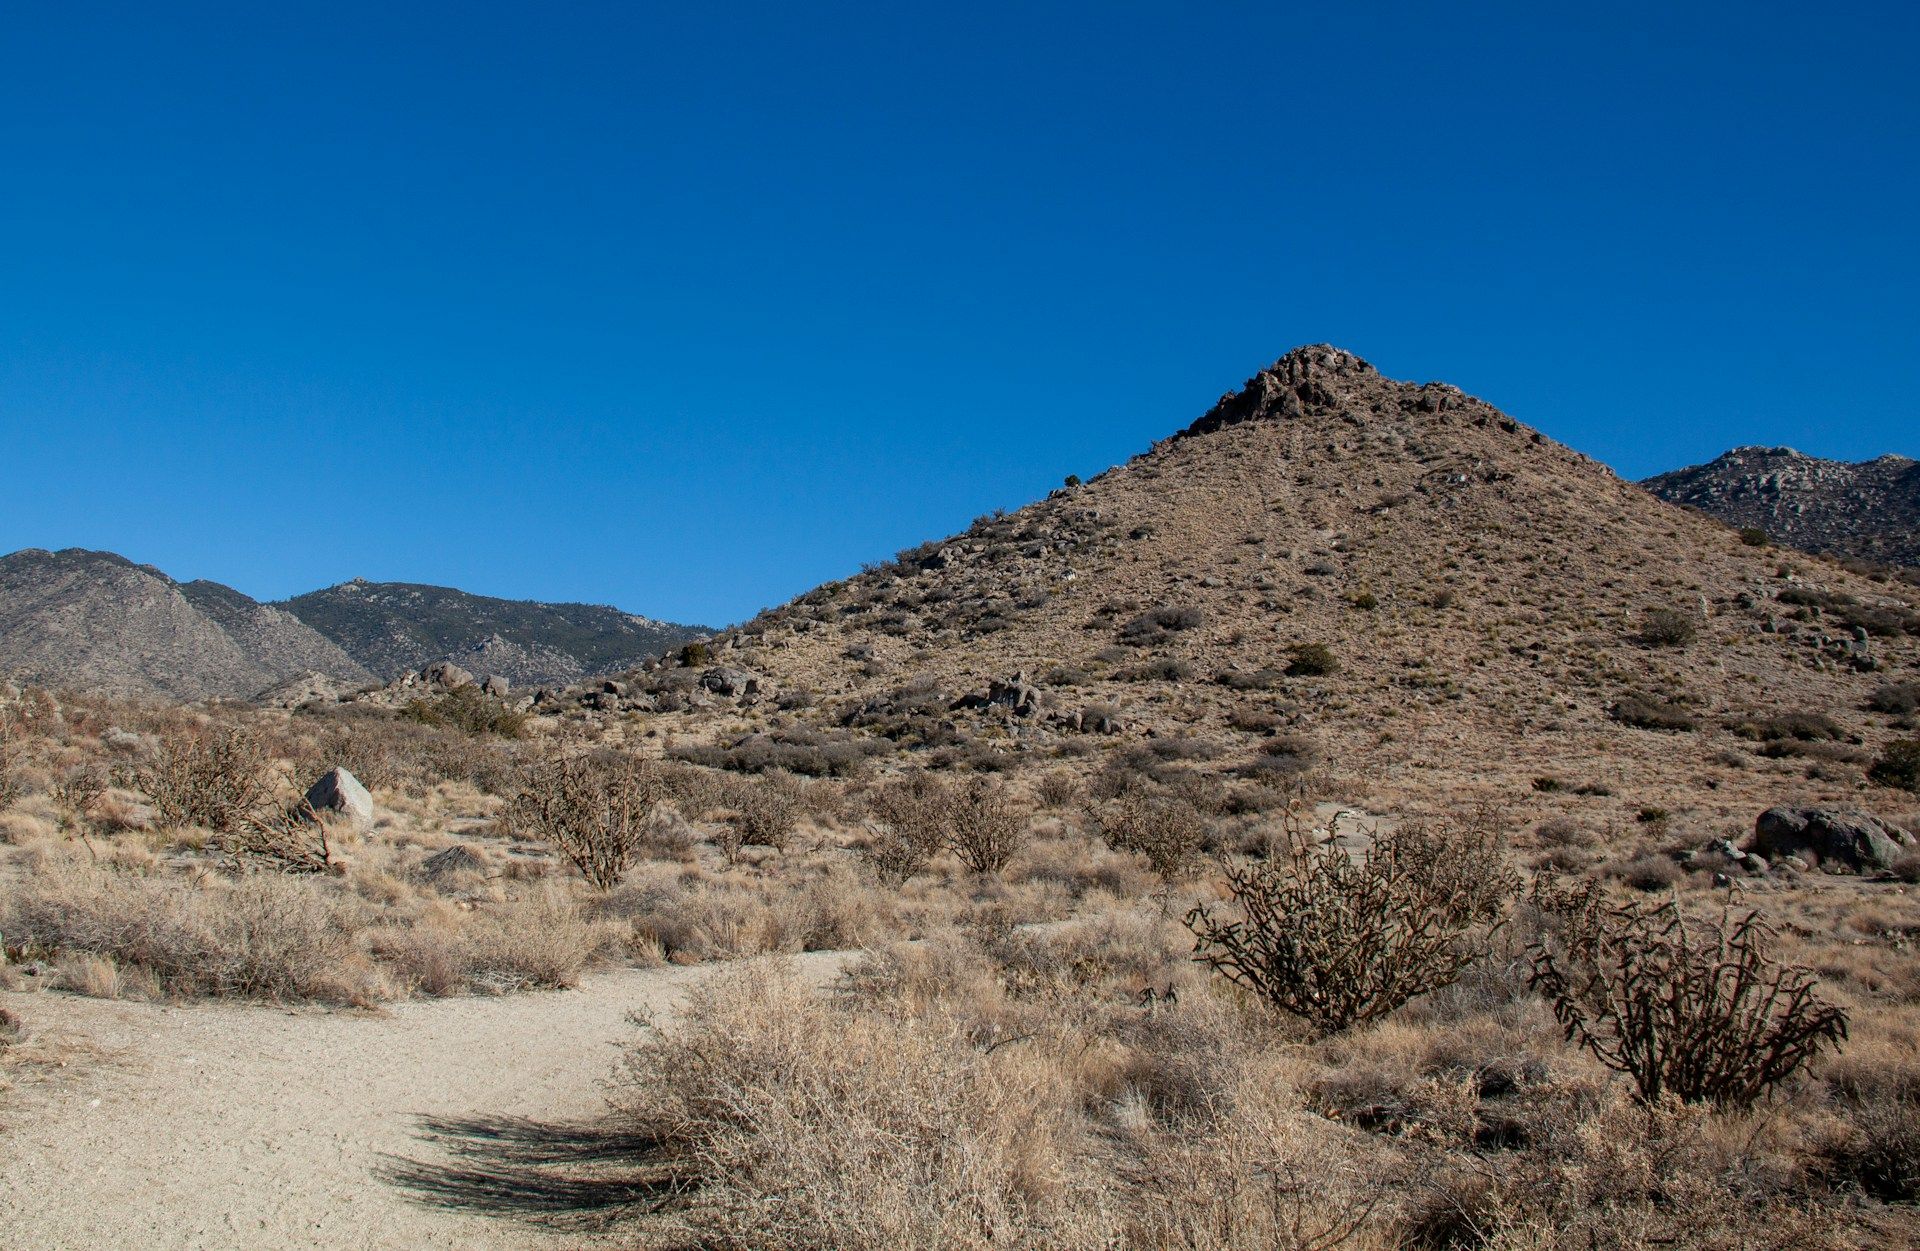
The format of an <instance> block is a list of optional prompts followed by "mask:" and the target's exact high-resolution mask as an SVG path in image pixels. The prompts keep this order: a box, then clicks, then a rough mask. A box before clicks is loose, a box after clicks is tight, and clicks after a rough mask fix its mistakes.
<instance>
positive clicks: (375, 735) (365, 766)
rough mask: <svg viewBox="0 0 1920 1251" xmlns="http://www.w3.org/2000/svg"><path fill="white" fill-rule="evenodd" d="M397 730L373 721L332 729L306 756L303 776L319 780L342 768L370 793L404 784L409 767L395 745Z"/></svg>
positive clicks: (383, 723) (401, 752) (389, 725)
mask: <svg viewBox="0 0 1920 1251" xmlns="http://www.w3.org/2000/svg"><path fill="white" fill-rule="evenodd" d="M397 728H398V727H395V726H394V725H392V724H391V723H388V722H381V721H374V720H372V719H370V718H355V719H353V720H352V721H347V722H345V723H343V724H339V725H331V726H328V727H327V728H326V729H325V730H323V731H322V732H321V733H320V736H319V739H318V741H317V742H315V744H314V747H313V750H312V751H310V752H307V753H305V759H304V764H305V766H306V767H305V768H304V769H303V773H305V774H307V775H309V776H318V775H319V774H322V773H325V772H326V771H327V770H329V769H333V768H340V769H345V770H346V771H347V772H348V773H351V774H353V776H354V777H356V778H358V779H360V782H361V784H362V785H364V786H366V787H367V788H368V789H369V790H373V789H378V788H381V787H388V786H392V785H394V783H396V782H398V781H399V780H400V774H401V770H402V768H403V766H404V763H405V757H404V755H403V751H402V749H401V747H400V745H399V744H398V743H396V742H395V733H396V730H397Z"/></svg>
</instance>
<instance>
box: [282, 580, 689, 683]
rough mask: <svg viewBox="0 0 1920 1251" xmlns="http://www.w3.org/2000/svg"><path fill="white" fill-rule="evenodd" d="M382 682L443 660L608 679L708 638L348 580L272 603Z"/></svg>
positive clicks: (430, 589) (591, 608)
mask: <svg viewBox="0 0 1920 1251" xmlns="http://www.w3.org/2000/svg"><path fill="white" fill-rule="evenodd" d="M278 606H279V607H281V608H284V609H286V610H287V611H288V612H290V613H292V614H294V615H295V616H297V617H299V618H300V620H302V621H303V622H305V623H306V624H307V625H309V626H311V627H312V628H313V629H315V630H317V631H319V633H321V634H322V635H324V636H325V637H326V638H328V639H330V640H331V641H332V642H334V643H335V644H337V645H338V646H339V647H340V648H342V649H343V650H344V651H345V652H346V653H347V654H348V655H350V656H352V657H353V658H354V660H355V661H356V662H358V663H359V664H361V665H364V666H365V667H366V668H368V669H370V670H372V671H373V672H374V673H376V674H378V675H380V676H381V677H383V678H393V677H397V676H398V675H399V674H401V673H404V672H406V671H408V670H411V669H418V668H420V667H421V666H423V665H426V664H430V663H432V662H433V661H436V660H443V659H450V660H453V661H454V662H456V663H457V664H459V665H461V666H462V667H464V668H467V669H470V670H472V671H473V672H474V673H475V674H477V675H485V674H498V675H500V676H501V677H504V678H506V679H508V680H509V681H510V682H512V683H514V684H515V685H516V686H525V685H537V684H562V683H567V682H573V681H577V680H579V679H581V678H586V677H593V676H596V675H599V674H603V673H616V672H619V671H622V670H625V669H629V668H631V667H633V666H634V665H636V664H638V663H639V662H640V661H642V660H644V659H646V658H648V657H650V656H655V655H658V654H659V653H661V652H664V651H668V650H670V649H672V648H675V647H679V646H681V645H682V644H684V643H687V642H690V641H692V640H694V639H696V638H702V637H704V636H705V635H706V634H707V633H708V631H706V630H705V629H703V628H702V627H699V626H688V625H677V624H674V623H672V622H665V621H655V620H653V619H652V618H650V617H642V616H639V615H637V614H635V613H629V612H622V611H621V610H620V609H618V608H611V607H608V606H606V605H603V604H546V603H539V602H536V601H532V600H510V599H498V598H495V597H493V596H489V595H473V594H469V593H468V592H466V591H460V590H455V589H453V588H451V587H443V586H427V585H424V584H420V583H413V582H368V581H366V580H364V579H360V578H356V579H354V580H353V581H351V582H342V583H341V584H339V585H338V586H331V587H328V588H326V589H325V590H321V591H313V592H310V593H308V594H306V595H298V596H295V597H294V598H292V599H289V600H285V601H283V602H282V603H280V604H279V605H278Z"/></svg>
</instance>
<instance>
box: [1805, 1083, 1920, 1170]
mask: <svg viewBox="0 0 1920 1251" xmlns="http://www.w3.org/2000/svg"><path fill="white" fill-rule="evenodd" d="M1850 1060H1851V1058H1849V1060H1848V1061H1841V1062H1839V1063H1838V1064H1836V1065H1834V1066H1831V1067H1830V1069H1829V1072H1828V1073H1827V1085H1828V1087H1829V1091H1828V1098H1829V1100H1830V1102H1831V1103H1832V1105H1833V1107H1834V1110H1835V1111H1837V1112H1838V1113H1839V1114H1840V1116H1841V1119H1842V1122H1843V1128H1842V1129H1841V1130H1840V1132H1839V1133H1838V1134H1837V1135H1836V1137H1835V1139H1834V1140H1833V1141H1831V1142H1829V1143H1827V1144H1824V1148H1823V1150H1822V1151H1821V1155H1822V1157H1823V1160H1822V1165H1823V1167H1822V1170H1821V1171H1822V1172H1823V1173H1824V1174H1825V1175H1826V1176H1827V1178H1828V1179H1829V1180H1831V1181H1835V1182H1839V1183H1841V1184H1845V1185H1853V1186H1857V1187H1859V1188H1860V1189H1861V1190H1863V1191H1865V1192H1866V1193H1867V1194H1870V1195H1872V1196H1873V1197H1874V1198H1876V1199H1880V1200H1883V1201H1885V1202H1889V1203H1911V1202H1913V1201H1914V1200H1915V1199H1920V1073H1916V1072H1915V1070H1914V1068H1913V1066H1912V1065H1911V1063H1910V1062H1909V1063H1899V1062H1895V1063H1894V1064H1892V1065H1887V1064H1884V1063H1880V1064H1870V1065H1867V1066H1861V1065H1857V1064H1854V1063H1851V1062H1850ZM1835 1069H1837V1070H1838V1071H1837V1072H1836V1071H1834V1070H1835Z"/></svg>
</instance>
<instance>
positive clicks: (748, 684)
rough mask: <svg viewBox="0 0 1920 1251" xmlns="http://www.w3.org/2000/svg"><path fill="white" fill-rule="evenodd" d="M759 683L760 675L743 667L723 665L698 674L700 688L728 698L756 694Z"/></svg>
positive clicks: (758, 690)
mask: <svg viewBox="0 0 1920 1251" xmlns="http://www.w3.org/2000/svg"><path fill="white" fill-rule="evenodd" d="M760 684H761V678H760V675H759V674H757V673H749V672H747V671H746V670H745V669H729V668H726V667H724V666H723V667H719V668H714V669H709V670H707V671H706V672H705V673H703V674H701V675H700V689H701V690H703V691H712V692H713V693H714V694H715V695H720V696H724V697H726V698H728V699H739V698H744V697H749V696H753V695H758V694H759V693H760Z"/></svg>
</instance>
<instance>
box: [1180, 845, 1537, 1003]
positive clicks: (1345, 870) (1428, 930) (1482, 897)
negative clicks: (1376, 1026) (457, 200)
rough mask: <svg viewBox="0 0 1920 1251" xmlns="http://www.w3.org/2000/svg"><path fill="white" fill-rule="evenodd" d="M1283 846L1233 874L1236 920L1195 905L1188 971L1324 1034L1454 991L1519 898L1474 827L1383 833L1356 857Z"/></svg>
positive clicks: (1494, 850) (1337, 848)
mask: <svg viewBox="0 0 1920 1251" xmlns="http://www.w3.org/2000/svg"><path fill="white" fill-rule="evenodd" d="M1287 836H1288V837H1287V848H1286V856H1285V858H1284V859H1282V860H1279V861H1277V862H1265V863H1254V864H1251V865H1247V866H1245V867H1237V866H1229V867H1228V869H1227V887H1228V890H1229V891H1230V892H1231V894H1232V897H1233V903H1234V905H1235V907H1234V913H1235V914H1237V915H1236V916H1234V917H1233V918H1232V919H1228V918H1226V917H1223V916H1221V915H1220V914H1217V913H1216V912H1215V911H1213V910H1212V909H1210V908H1208V907H1207V906H1205V905H1202V906H1199V907H1196V908H1195V909H1194V910H1193V911H1192V912H1190V913H1188V914H1187V925H1188V927H1189V928H1190V929H1192V930H1193V933H1194V939H1195V944H1194V959H1196V960H1198V961H1200V962H1201V963H1202V964H1205V965H1206V966H1207V967H1208V968H1210V969H1212V970H1213V971H1215V972H1217V973H1220V974H1222V975H1224V976H1225V977H1226V978H1228V979H1229V980H1230V981H1233V982H1235V983H1236V984H1238V985H1241V986H1244V987H1246V988H1247V989H1248V990H1251V991H1253V992H1254V993H1255V994H1257V995H1259V996H1260V997H1261V998H1262V999H1264V1000H1266V1001H1267V1002H1268V1003H1270V1004H1272V1005H1274V1006H1275V1007H1277V1008H1281V1009H1283V1010H1284V1011H1287V1012H1291V1013H1293V1014H1294V1015H1296V1016H1300V1017H1303V1018H1305V1019H1306V1020H1307V1021H1308V1022H1309V1023H1310V1024H1312V1025H1313V1026H1314V1027H1315V1028H1316V1029H1318V1030H1320V1031H1321V1032H1324V1033H1331V1032H1335V1031H1338V1030H1343V1029H1346V1028H1348V1027H1350V1026H1353V1025H1357V1024H1360V1023H1362V1022H1364V1021H1369V1020H1372V1019H1374V1018H1375V1017H1378V1016H1381V1015H1382V1014H1384V1013H1387V1012H1391V1011H1393V1010H1394V1009H1395V1008H1397V1007H1399V1006H1400V1005H1401V1004H1403V1003H1405V1002H1407V1000H1409V999H1412V998H1413V997H1414V996H1416V995H1422V994H1426V993H1427V992H1428V991H1431V990H1435V989H1438V988H1439V987H1442V986H1446V985H1449V984H1451V983H1452V982H1454V981H1455V980H1457V979H1458V978H1459V976H1460V974H1461V972H1462V971H1463V970H1464V969H1465V968H1466V967H1467V965H1468V964H1470V963H1471V962H1472V961H1474V960H1475V959H1478V958H1479V957H1480V955H1481V954H1483V952H1484V950H1485V945H1484V931H1486V930H1488V929H1489V927H1491V926H1492V925H1495V924H1497V923H1498V918H1499V915H1500V913H1501V910H1502V908H1503V907H1504V905H1505V902H1506V900H1507V898H1508V896H1509V895H1511V894H1512V892H1513V890H1514V878H1513V875H1512V874H1511V873H1510V872H1509V871H1508V870H1506V869H1505V868H1504V867H1503V866H1502V865H1501V863H1500V853H1499V849H1498V847H1497V845H1496V843H1495V841H1494V837H1493V834H1492V832H1491V831H1489V830H1487V829H1485V828H1483V827H1482V826H1480V825H1479V824H1478V823H1477V822H1475V823H1469V824H1467V825H1466V826H1465V827H1464V828H1458V829H1454V828H1439V827H1432V828H1423V827H1408V828H1405V829H1401V830H1394V831H1389V832H1387V833H1383V834H1380V835H1378V836H1377V837H1375V839H1374V840H1373V843H1372V845H1371V846H1370V847H1368V848H1367V849H1366V850H1364V851H1362V852H1360V853H1358V854H1354V853H1351V852H1349V851H1348V850H1347V849H1346V848H1345V847H1343V846H1341V845H1340V844H1339V843H1338V842H1335V841H1333V840H1332V839H1326V840H1324V841H1322V840H1318V839H1316V838H1315V837H1314V836H1313V835H1312V833H1310V832H1308V831H1304V830H1302V829H1300V828H1298V827H1297V826H1290V827H1289V829H1288V831H1287ZM1476 932H1482V933H1481V935H1480V937H1479V938H1476Z"/></svg>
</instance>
